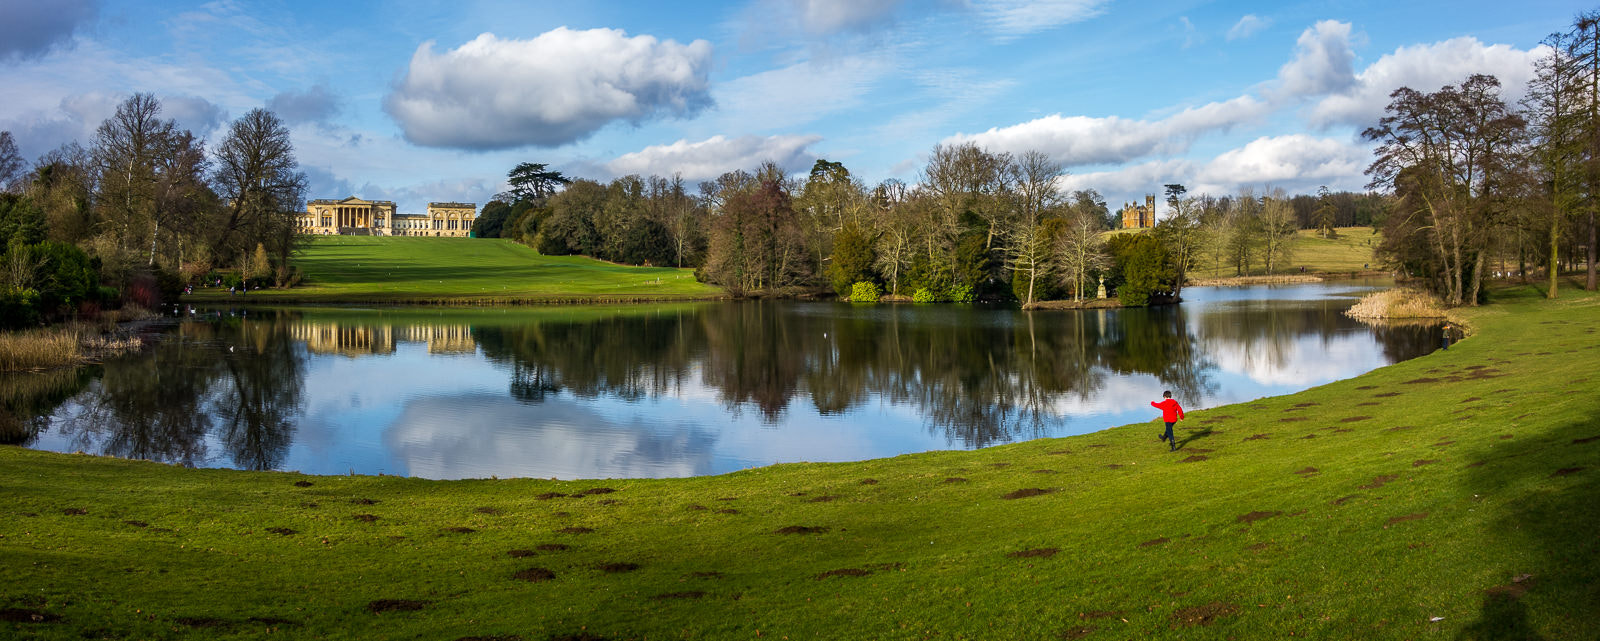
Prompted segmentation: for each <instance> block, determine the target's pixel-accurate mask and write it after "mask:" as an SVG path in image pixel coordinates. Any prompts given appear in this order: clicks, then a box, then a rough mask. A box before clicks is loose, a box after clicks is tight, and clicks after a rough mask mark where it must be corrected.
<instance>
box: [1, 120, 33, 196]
mask: <svg viewBox="0 0 1600 641" xmlns="http://www.w3.org/2000/svg"><path fill="white" fill-rule="evenodd" d="M26 166H27V163H26V162H24V161H23V160H22V154H21V153H18V152H17V142H16V141H15V140H12V139H11V132H9V131H0V191H11V192H16V191H22V185H21V181H22V177H23V174H24V170H25V169H26Z"/></svg>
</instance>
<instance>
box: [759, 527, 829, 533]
mask: <svg viewBox="0 0 1600 641" xmlns="http://www.w3.org/2000/svg"><path fill="white" fill-rule="evenodd" d="M827 531H828V528H826V527H823V526H812V525H788V526H784V527H781V528H778V529H776V530H773V531H772V533H773V534H822V533H823V532H827Z"/></svg>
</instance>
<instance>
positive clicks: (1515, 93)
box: [1301, 31, 1546, 127]
mask: <svg viewBox="0 0 1600 641" xmlns="http://www.w3.org/2000/svg"><path fill="white" fill-rule="evenodd" d="M1307 33H1310V32H1309V31H1308V32H1307ZM1301 39H1302V41H1304V39H1305V36H1301ZM1545 51H1546V49H1545V48H1544V47H1542V46H1541V47H1534V48H1533V49H1530V50H1527V51H1524V50H1521V49H1517V48H1516V47H1512V46H1511V45H1504V44H1495V45H1485V44H1483V43H1481V42H1479V41H1478V39H1477V38H1471V37H1460V38H1452V39H1450V40H1446V41H1443V42H1436V43H1433V44H1421V45H1412V46H1407V47H1400V48H1399V49H1396V50H1395V51H1394V53H1389V54H1385V55H1384V56H1383V57H1382V58H1379V59H1378V61H1377V62H1374V63H1372V65H1370V66H1368V67H1367V68H1366V69H1365V70H1363V71H1362V72H1361V73H1360V74H1357V75H1356V77H1355V82H1354V83H1353V84H1352V85H1351V86H1350V87H1348V88H1347V89H1346V90H1344V91H1341V92H1338V93H1335V94H1333V95H1329V96H1326V97H1324V98H1323V99H1322V100H1321V101H1319V102H1318V103H1317V104H1315V105H1313V106H1312V107H1311V109H1310V110H1309V112H1308V114H1307V118H1308V119H1309V120H1310V122H1311V124H1312V125H1315V126H1319V127H1327V126H1332V125H1353V126H1357V127H1364V126H1370V125H1372V124H1375V123H1377V121H1378V118H1380V117H1382V116H1383V109H1384V107H1386V106H1388V104H1389V94H1390V93H1393V92H1394V90H1396V89H1399V88H1400V87H1410V88H1412V89H1415V90H1417V91H1423V92H1431V91H1437V90H1439V88H1440V87H1443V86H1445V85H1449V84H1457V83H1460V82H1461V81H1463V80H1466V78H1467V76H1469V75H1471V74H1475V73H1483V74H1490V75H1493V76H1495V77H1496V78H1499V79H1500V85H1501V87H1502V88H1503V89H1504V91H1505V93H1504V96H1505V100H1506V102H1508V103H1511V102H1515V101H1516V100H1517V99H1518V98H1520V97H1521V95H1522V93H1523V91H1524V88H1525V87H1526V86H1527V84H1528V79H1529V78H1531V77H1532V76H1533V63H1534V60H1536V59H1538V58H1539V57H1540V56H1542V55H1544V53H1545Z"/></svg>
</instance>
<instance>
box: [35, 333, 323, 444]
mask: <svg viewBox="0 0 1600 641" xmlns="http://www.w3.org/2000/svg"><path fill="white" fill-rule="evenodd" d="M293 322H294V321H293V319H292V318H291V317H290V316H289V315H287V314H281V313H280V314H268V315H266V317H265V318H260V319H257V318H250V319H245V318H239V317H230V316H227V315H222V316H220V317H218V318H212V319H210V320H207V321H194V322H185V323H183V324H182V325H180V326H179V327H178V329H177V331H175V332H173V333H171V334H169V335H168V336H166V337H164V339H163V340H160V341H158V342H157V343H156V344H155V345H154V346H152V347H150V348H149V349H147V350H146V352H145V353H141V354H135V355H129V356H124V357H118V358H113V359H110V360H107V361H106V362H105V363H104V364H103V365H102V366H101V370H102V373H101V375H100V378H99V380H97V381H95V382H94V383H93V384H91V385H90V386H89V388H88V389H87V390H85V393H84V394H82V395H80V396H79V398H78V403H77V404H76V407H75V411H74V412H72V413H70V414H68V415H67V416H65V417H63V420H62V421H61V431H62V432H63V433H64V434H67V435H69V436H70V437H71V438H72V439H73V440H74V442H76V443H78V444H79V445H80V447H82V448H84V449H90V448H92V447H93V445H92V444H93V443H98V444H99V450H100V453H102V454H108V455H113V456H121V457H126V458H137V459H148V460H154V461H163V462H170V463H180V464H183V465H189V466H193V465H197V464H199V463H200V462H203V461H205V460H206V459H207V457H208V454H209V453H208V451H207V449H208V446H207V436H208V435H209V434H211V433H212V432H213V430H214V428H219V429H217V430H216V431H217V432H218V433H217V434H216V437H217V439H216V440H218V441H220V443H221V445H222V446H223V448H224V449H225V451H226V453H227V454H228V456H229V457H230V458H231V459H232V460H233V467H237V468H243V469H257V470H263V469H275V468H276V467H277V466H278V465H279V463H281V462H282V460H283V457H284V455H285V453H286V452H287V450H288V447H289V444H290V443H291V442H292V440H293V434H294V427H295V423H296V421H297V419H298V417H299V415H300V413H301V411H302V408H301V402H300V397H301V394H302V388H303V382H304V362H303V361H304V359H303V357H302V356H301V355H300V354H299V353H298V352H297V351H296V349H295V343H294V342H293V341H291V340H289V336H288V333H287V328H288V327H289V325H290V324H291V323H293Z"/></svg>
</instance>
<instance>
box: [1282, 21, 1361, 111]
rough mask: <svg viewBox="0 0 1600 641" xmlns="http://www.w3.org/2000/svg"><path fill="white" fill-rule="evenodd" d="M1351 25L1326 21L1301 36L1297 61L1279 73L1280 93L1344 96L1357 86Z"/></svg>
mask: <svg viewBox="0 0 1600 641" xmlns="http://www.w3.org/2000/svg"><path fill="white" fill-rule="evenodd" d="M1350 44H1351V43H1350V23H1348V22H1337V21H1334V20H1323V21H1321V22H1318V23H1317V24H1315V25H1312V26H1311V28H1309V29H1306V30H1305V31H1303V32H1301V33H1300V39H1299V40H1297V41H1296V42H1295V54H1294V59H1292V60H1290V61H1289V63H1288V64H1285V65H1284V66H1283V68H1282V69H1279V70H1278V80H1279V81H1280V82H1281V83H1282V85H1281V88H1280V91H1282V92H1283V93H1284V94H1287V95H1289V96H1320V95H1324V94H1329V93H1335V92H1342V91H1345V90H1347V89H1349V88H1350V87H1352V86H1354V85H1355V83H1356V75H1355V71H1354V65H1355V58H1356V54H1355V52H1354V51H1351V49H1350Z"/></svg>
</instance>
